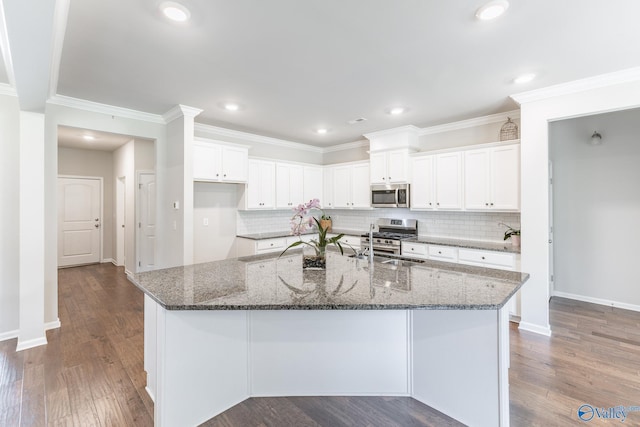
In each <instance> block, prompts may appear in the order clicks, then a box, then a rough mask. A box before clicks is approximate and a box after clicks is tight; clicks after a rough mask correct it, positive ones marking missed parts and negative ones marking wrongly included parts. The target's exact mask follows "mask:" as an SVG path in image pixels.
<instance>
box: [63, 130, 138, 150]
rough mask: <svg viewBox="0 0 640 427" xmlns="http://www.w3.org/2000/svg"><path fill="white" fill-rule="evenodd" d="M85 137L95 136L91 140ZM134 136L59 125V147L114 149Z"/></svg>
mask: <svg viewBox="0 0 640 427" xmlns="http://www.w3.org/2000/svg"><path fill="white" fill-rule="evenodd" d="M85 137H93V139H91V140H87V139H85ZM132 139H139V138H134V137H132V136H128V135H119V134H117V133H110V132H99V131H95V130H86V129H79V128H74V127H70V126H58V147H66V148H79V149H83V150H100V151H114V150H117V149H118V148H120V147H122V146H123V145H124V144H126V143H127V142H129V141H131V140H132Z"/></svg>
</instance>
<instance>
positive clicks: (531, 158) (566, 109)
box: [516, 79, 640, 334]
mask: <svg viewBox="0 0 640 427" xmlns="http://www.w3.org/2000/svg"><path fill="white" fill-rule="evenodd" d="M612 80H613V79H612ZM599 81H603V80H602V79H599ZM618 81H619V80H618ZM585 87H587V85H581V86H579V88H580V89H582V90H581V91H576V90H577V86H574V91H570V90H565V91H563V92H560V93H557V94H553V93H550V92H549V91H548V90H547V91H544V93H542V94H541V95H540V96H539V97H536V96H535V94H534V95H533V96H530V97H527V96H526V94H523V95H520V96H517V95H516V98H517V99H519V100H520V102H521V114H520V117H521V121H522V127H521V138H520V141H521V146H520V148H521V151H520V153H521V154H520V155H521V158H522V169H521V177H522V183H521V188H522V215H521V221H522V258H521V259H522V270H523V271H526V272H527V273H529V274H530V278H529V280H528V282H527V283H525V285H524V286H523V287H522V290H521V296H522V311H521V322H520V328H521V329H524V330H529V331H534V332H538V333H542V334H550V333H551V329H550V326H549V237H548V236H549V184H548V182H549V135H548V130H549V129H548V128H549V122H551V121H555V120H562V119H566V118H571V117H578V116H583V115H589V114H595V113H604V112H609V111H615V110H623V109H627V108H635V107H638V106H640V81H635V82H634V81H632V82H624V83H619V84H611V85H608V86H604V87H599V88H594V89H583V88H585Z"/></svg>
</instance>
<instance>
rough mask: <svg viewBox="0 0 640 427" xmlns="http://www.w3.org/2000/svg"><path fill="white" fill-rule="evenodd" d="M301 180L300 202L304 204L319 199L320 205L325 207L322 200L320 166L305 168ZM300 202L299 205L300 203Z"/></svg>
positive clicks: (322, 182)
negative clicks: (301, 193)
mask: <svg viewBox="0 0 640 427" xmlns="http://www.w3.org/2000/svg"><path fill="white" fill-rule="evenodd" d="M303 174H304V178H303V180H302V181H303V197H302V202H304V203H306V202H308V201H309V200H313V199H320V204H321V205H322V206H326V202H325V200H323V198H324V196H323V194H322V193H323V187H324V185H323V184H324V181H323V173H322V167H320V166H305V167H304V171H303ZM302 202H301V203H302Z"/></svg>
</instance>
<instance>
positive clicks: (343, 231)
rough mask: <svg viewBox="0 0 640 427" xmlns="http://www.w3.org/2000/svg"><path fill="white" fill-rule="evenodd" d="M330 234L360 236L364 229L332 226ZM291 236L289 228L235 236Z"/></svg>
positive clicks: (271, 237)
mask: <svg viewBox="0 0 640 427" xmlns="http://www.w3.org/2000/svg"><path fill="white" fill-rule="evenodd" d="M317 232H318V231H317V230H308V231H306V232H304V233H302V234H303V235H305V234H316V233H317ZM329 233H331V234H348V235H350V236H360V235H361V234H362V233H364V231H357V230H346V229H340V228H332V229H331V231H329ZM290 236H292V234H291V230H283V231H270V232H268V233H251V234H238V235H237V236H236V237H242V238H243V239H251V240H265V239H277V238H278V237H290Z"/></svg>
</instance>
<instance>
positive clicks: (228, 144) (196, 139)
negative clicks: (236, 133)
mask: <svg viewBox="0 0 640 427" xmlns="http://www.w3.org/2000/svg"><path fill="white" fill-rule="evenodd" d="M193 142H194V143H196V142H199V143H203V144H216V145H222V146H224V147H233V148H247V149H248V148H251V146H250V145H246V144H238V143H235V142H227V141H220V140H219V139H211V138H203V137H201V136H195V137H193Z"/></svg>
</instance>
